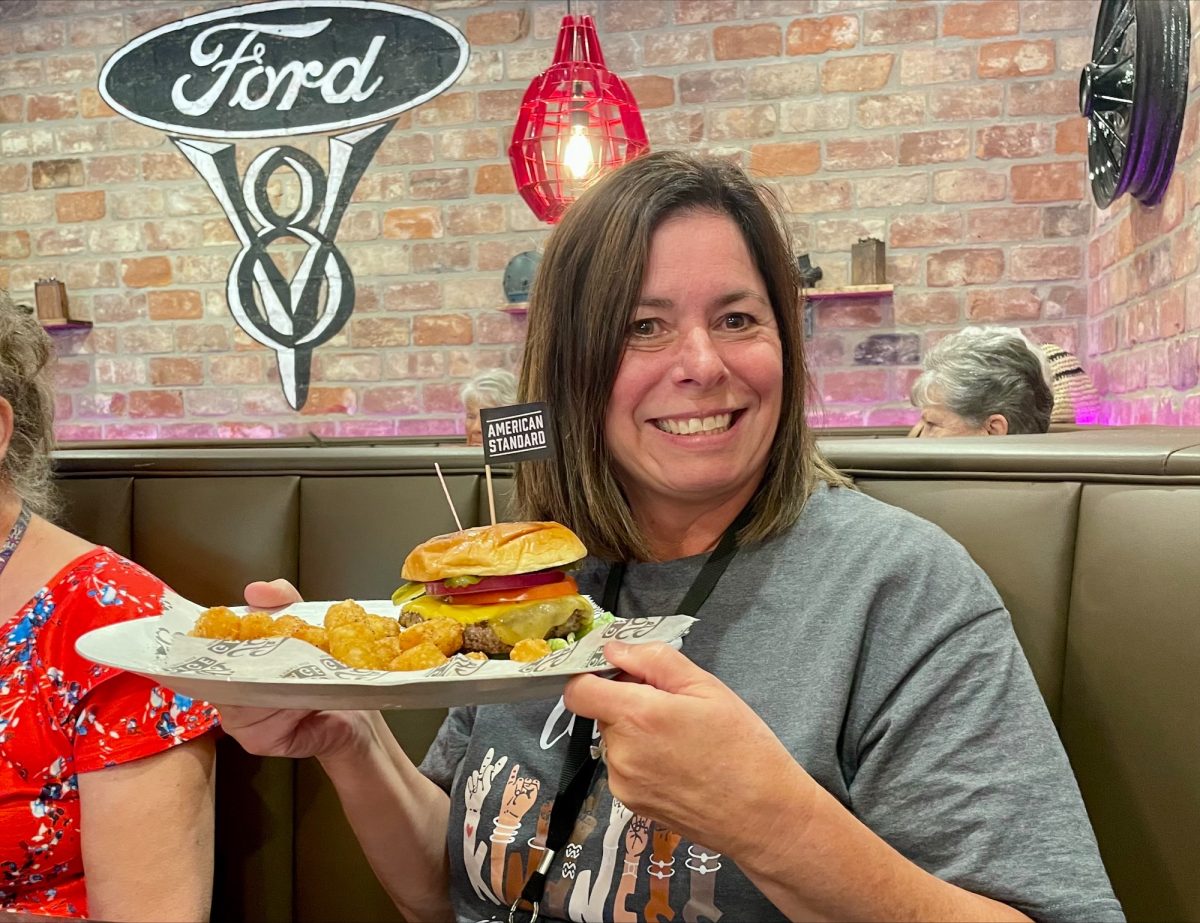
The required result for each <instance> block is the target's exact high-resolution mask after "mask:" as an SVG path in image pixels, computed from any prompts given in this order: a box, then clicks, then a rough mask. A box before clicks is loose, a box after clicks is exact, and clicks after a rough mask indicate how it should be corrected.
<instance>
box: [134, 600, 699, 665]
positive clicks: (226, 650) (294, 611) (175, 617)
mask: <svg viewBox="0 0 1200 923" xmlns="http://www.w3.org/2000/svg"><path fill="white" fill-rule="evenodd" d="M585 598H586V597H585ZM358 602H359V605H361V606H362V607H363V608H364V609H366V610H367V612H369V613H372V614H374V615H383V616H387V617H388V618H396V617H397V616H398V615H399V613H400V608H399V607H398V606H395V605H393V604H392V602H391V600H366V601H363V600H359V601H358ZM588 602H589V603H591V605H592V606H593V608H594V609H596V611H600V608H599V607H598V606H596V604H595V602H593V601H592V600H591V599H588ZM331 605H333V603H332V602H304V603H296V604H294V605H291V606H285V607H282V608H280V609H272V610H268V611H270V612H271V613H272V615H283V614H285V613H290V614H291V615H295V616H297V617H299V618H302V619H304V620H305V621H306V622H310V623H311V624H313V625H321V624H323V623H324V622H323V620H324V618H325V612H326V610H327V609H328V608H329V607H330V606H331ZM203 611H204V607H202V606H198V605H196V603H193V602H191V601H189V600H187V599H184V598H183V597H182V596H179V595H178V594H175V593H167V594H166V595H164V597H163V613H162V618H161V619H160V620H159V624H158V627H157V628H156V630H155V642H156V651H155V657H156V659H157V660H158V662H159V664H160V665H161V667H162V668H163V671H164V672H165V673H168V674H172V675H176V676H195V677H203V678H205V679H227V680H231V681H247V680H249V681H260V682H263V681H266V682H301V683H321V682H330V683H346V682H351V683H361V684H364V685H374V686H396V685H401V684H405V683H418V682H420V683H428V682H430V681H444V682H455V681H457V680H461V679H464V678H468V677H469V678H472V679H483V678H488V679H490V678H502V677H510V678H511V677H517V676H522V675H525V676H529V675H537V676H553V675H562V676H568V675H570V674H573V673H593V672H599V671H603V670H607V669H611V666H610V665H609V663H608V661H607V660H605V659H604V654H603V647H604V645H605V644H607V643H608V642H609V641H625V642H627V643H631V644H637V643H645V642H648V641H664V642H667V643H676V644H678V642H679V641H680V640H681V639H682V638H683V636H684V635H686V634H687V633H688V631H689V630H690V628H691V626H692V623H693V622H695V621H696V620H695V619H693V618H691V617H690V616H686V615H667V616H660V617H655V618H636V619H617V620H615V621H613V622H609V623H608V624H606V625H601V626H598V627H597V628H595V629H594V630H593V631H591V632H589V633H588V634H587V635H585V636H584V637H583V638H581V639H580V640H578V641H577V642H575V643H574V644H571V645H568V646H567V647H566V648H564V649H562V650H559V651H552V652H551V653H550V654H549V655H547V656H545V657H543V658H542V659H541V660H538V661H535V662H533V663H517V662H514V661H509V660H487V661H478V660H470V659H468V658H467V657H464V656H463V655H461V654H457V655H455V656H454V657H451V658H450V659H449V660H448V661H447V662H446V663H444V664H442V665H441V666H438V667H434V668H433V669H430V670H411V671H404V672H395V671H389V670H358V669H354V668H353V667H348V666H346V665H345V664H343V663H341V662H340V661H337V660H335V659H334V658H333V657H332V656H330V655H329V654H326V653H325V652H323V651H321V650H319V649H318V648H315V647H313V646H312V645H310V644H306V643H305V642H303V641H297V640H296V639H295V638H262V639H259V640H254V641H214V640H211V639H208V638H193V637H189V636H188V635H187V632H188V631H190V630H191V628H192V626H193V625H194V624H195V622H196V619H197V618H198V617H199V616H200V613H201V612H203ZM233 611H235V612H238V613H245V612H248V611H251V610H249V609H247V608H246V607H244V606H243V607H238V608H234V610H233Z"/></svg>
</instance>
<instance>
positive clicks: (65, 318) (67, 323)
mask: <svg viewBox="0 0 1200 923" xmlns="http://www.w3.org/2000/svg"><path fill="white" fill-rule="evenodd" d="M33 300H34V303H35V304H36V305H37V317H38V323H40V324H41V325H42V326H43V327H45V328H46V329H47V330H82V329H85V328H87V327H91V326H92V322H91V321H85V320H80V319H78V318H73V317H71V309H70V304H69V303H68V301H67V287H66V286H65V285H63V284H62V282H60V281H59V280H58V279H55V278H53V277H51V278H49V279H38V280H37V282H35V283H34V284H33Z"/></svg>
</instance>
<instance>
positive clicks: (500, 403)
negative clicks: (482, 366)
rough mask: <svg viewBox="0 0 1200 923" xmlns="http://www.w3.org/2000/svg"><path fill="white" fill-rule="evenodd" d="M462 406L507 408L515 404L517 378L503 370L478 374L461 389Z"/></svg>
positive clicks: (492, 370)
mask: <svg viewBox="0 0 1200 923" xmlns="http://www.w3.org/2000/svg"><path fill="white" fill-rule="evenodd" d="M462 401H463V403H464V404H468V403H470V404H474V405H475V406H476V407H507V406H508V405H509V404H515V403H516V402H517V376H516V375H514V374H513V373H512V372H508V371H505V370H504V369H488V370H487V371H486V372H480V373H479V374H478V375H476V376H475V377H474V378H472V379H471V380H470V381H468V382H467V383H466V384H465V385H463V389H462Z"/></svg>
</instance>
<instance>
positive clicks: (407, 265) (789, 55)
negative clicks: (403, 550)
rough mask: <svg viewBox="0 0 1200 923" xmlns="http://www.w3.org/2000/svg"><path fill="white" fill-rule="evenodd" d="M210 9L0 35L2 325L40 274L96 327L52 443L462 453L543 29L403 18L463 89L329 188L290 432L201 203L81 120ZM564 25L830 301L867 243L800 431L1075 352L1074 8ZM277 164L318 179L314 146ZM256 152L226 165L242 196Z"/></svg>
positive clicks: (104, 9)
mask: <svg viewBox="0 0 1200 923" xmlns="http://www.w3.org/2000/svg"><path fill="white" fill-rule="evenodd" d="M229 5H232V4H231V3H214V2H208V0H199V2H189V3H179V2H157V3H151V2H146V0H6V2H4V3H2V4H0V286H4V287H7V288H9V289H10V290H11V291H12V292H13V294H14V296H15V297H16V298H17V299H18V300H31V298H32V285H33V282H34V280H35V279H36V278H38V277H41V276H48V275H55V276H57V277H59V278H61V279H64V280H65V281H66V284H67V286H68V289H69V292H70V297H71V300H72V303H73V304H74V305H76V306H78V307H79V308H80V309H81V310H82V311H83V312H84V313H85V314H88V315H90V316H91V317H92V318H93V319H94V320H95V328H94V329H93V330H92V331H91V332H90V333H70V334H67V333H58V334H56V335H55V336H56V338H57V342H58V348H59V352H60V353H61V356H62V362H61V366H60V382H59V386H60V399H59V404H60V406H59V412H60V413H59V416H60V429H61V435H62V436H63V437H64V438H67V439H93V438H155V437H159V438H210V437H238V436H267V437H271V436H280V437H282V436H292V435H297V434H303V433H306V432H308V431H314V432H317V433H320V434H336V435H363V434H381V435H391V434H401V435H403V434H441V433H452V432H461V422H460V420H459V417H458V412H459V401H458V387H459V386H460V384H461V383H462V381H463V380H464V379H465V378H466V377H468V376H470V375H471V374H473V372H474V371H475V370H477V369H479V368H482V367H488V366H492V365H514V364H515V363H516V361H517V360H518V358H519V352H520V349H519V344H520V342H521V339H522V337H523V334H524V324H523V321H522V320H521V319H520V318H514V317H511V316H509V315H507V314H504V313H501V312H500V311H499V310H497V307H498V306H499V305H500V304H501V303H502V302H503V294H502V289H501V276H502V273H503V269H504V266H505V264H506V263H507V261H508V259H509V258H510V257H511V256H512V255H514V254H515V253H518V252H520V251H522V250H527V249H531V248H536V247H537V246H538V245H539V243H540V242H541V241H542V239H543V238H544V235H545V233H546V230H545V228H544V227H542V226H540V225H539V224H538V222H537V221H536V220H534V218H533V217H532V215H531V214H530V213H529V211H528V210H527V209H526V207H525V206H524V204H523V203H522V202H521V201H520V200H519V199H518V198H517V197H516V195H515V193H514V191H513V186H512V180H511V173H510V171H509V167H508V163H507V159H506V156H505V151H506V148H507V145H508V141H509V137H510V133H511V128H512V124H513V121H514V114H515V110H516V105H517V102H518V101H519V99H520V96H521V94H522V93H523V91H524V89H525V87H526V86H527V84H528V82H529V80H530V79H531V78H532V77H533V76H534V75H535V74H537V73H538V72H539V71H541V70H542V69H544V68H545V67H546V66H547V65H548V63H549V61H550V59H551V55H552V51H553V42H554V37H555V35H556V33H557V29H558V24H559V22H560V19H561V16H562V15H563V13H564V12H565V3H564V2H516V0H512V2H505V0H445V2H436V0H435V2H417V0H410V3H409V5H412V6H418V7H422V8H426V9H430V10H432V11H434V12H436V13H437V14H438V15H440V16H442V17H444V18H446V19H448V20H450V21H452V22H454V23H455V24H457V25H458V26H459V27H460V28H461V29H462V30H463V31H464V32H465V34H466V35H467V36H468V39H469V40H470V42H471V46H472V60H471V64H470V66H469V67H468V69H467V72H466V73H465V74H464V76H463V77H462V79H461V80H460V81H459V82H458V83H457V84H456V85H455V86H454V87H452V88H451V89H450V90H449V91H448V92H447V93H445V94H444V95H442V96H441V97H439V98H438V99H436V100H435V101H433V102H431V103H430V104H427V105H425V106H423V107H420V108H418V109H416V110H414V111H412V112H410V113H407V114H405V115H404V116H402V117H401V119H400V121H399V123H398V124H397V126H396V128H395V129H394V130H393V131H392V133H391V135H390V136H389V137H388V139H387V141H386V142H385V143H384V145H383V147H382V148H381V149H380V150H379V152H378V153H377V154H376V156H375V158H374V161H373V162H372V165H371V167H370V168H369V170H368V172H367V174H366V176H365V177H364V178H363V180H362V182H361V183H360V185H359V188H358V190H357V193H356V195H355V200H354V202H355V204H354V205H353V206H352V207H351V209H350V210H349V212H348V214H347V217H346V220H345V222H344V224H343V227H342V230H341V232H340V234H339V238H338V239H339V243H341V244H342V250H343V252H344V254H345V256H346V258H347V260H348V261H349V264H350V266H351V267H352V269H353V270H354V273H355V276H356V281H357V284H358V291H359V295H358V303H357V307H356V310H355V313H354V316H353V318H352V319H351V320H350V322H349V324H348V325H347V326H346V328H345V329H344V330H343V332H342V333H341V334H339V336H338V337H337V338H335V339H334V340H332V341H331V342H329V343H328V344H326V345H324V346H322V347H320V348H319V349H318V350H317V352H316V359H315V364H314V373H313V382H312V392H311V397H310V399H309V402H308V405H307V406H306V407H305V408H304V411H303V413H296V412H294V411H292V410H290V409H289V408H288V407H287V405H286V403H285V402H284V400H283V397H282V395H281V392H280V390H279V387H278V385H277V383H276V381H275V378H276V374H277V373H276V371H275V364H274V357H273V354H272V353H271V352H270V351H268V350H266V349H264V348H262V347H260V346H258V345H256V344H255V343H253V342H251V341H250V340H249V338H248V337H246V336H245V335H244V334H242V333H241V332H240V331H239V330H238V328H237V327H236V325H235V324H234V322H233V320H232V319H231V318H230V316H229V313H228V309H227V307H226V306H225V301H224V295H223V283H224V280H225V276H226V273H227V272H228V269H229V266H230V263H231V261H232V259H233V256H234V254H235V252H236V249H237V248H236V246H235V244H234V243H233V234H232V231H231V229H230V227H229V225H228V222H227V221H226V219H225V217H224V215H223V214H222V213H221V211H220V209H219V208H218V206H217V204H216V202H215V201H214V199H213V197H212V194H211V193H210V192H209V190H208V188H207V186H205V185H204V183H203V182H202V181H201V180H200V179H199V177H198V176H197V175H196V174H195V173H194V171H193V170H192V168H191V167H190V165H188V163H187V162H186V161H185V160H184V158H183V156H182V155H181V154H179V153H178V151H177V150H176V149H175V147H174V146H173V145H172V144H171V143H170V141H169V140H168V138H167V136H166V134H165V133H163V132H160V131H156V130H151V129H148V128H143V127H141V126H138V125H135V124H133V123H132V122H129V121H127V120H125V119H123V118H120V117H118V116H116V115H114V114H113V113H112V112H111V111H109V110H108V109H107V108H106V106H105V105H104V103H103V101H102V100H101V99H100V97H99V96H98V94H97V92H96V89H95V87H96V80H97V74H98V71H99V67H100V66H101V65H102V63H103V62H104V60H105V59H106V58H107V57H108V56H109V55H110V54H111V53H112V52H113V51H114V50H115V49H116V48H118V47H119V46H120V45H122V44H123V43H124V42H126V41H128V40H129V39H130V38H132V37H134V36H136V35H139V34H141V33H142V32H144V31H146V30H148V29H150V28H153V27H155V26H157V25H159V24H162V23H164V22H167V21H170V20H173V19H177V18H179V17H180V16H182V15H186V14H190V13H195V12H199V11H202V10H204V9H210V8H216V7H219V6H229ZM574 8H575V9H576V10H577V11H590V12H593V13H595V14H597V18H598V26H599V31H600V36H601V43H602V45H603V47H604V51H605V54H606V57H607V59H608V62H609V64H610V66H611V67H612V68H613V69H614V70H615V71H616V72H617V73H619V74H621V75H622V76H624V77H625V78H626V79H628V80H629V82H630V84H631V86H632V87H633V89H634V92H635V94H636V95H637V97H638V99H639V101H640V104H641V106H642V110H643V114H644V118H645V121H646V126H647V130H648V132H649V135H650V139H651V144H652V145H653V146H654V147H656V148H667V147H679V148H685V149H695V150H704V151H710V152H715V153H719V154H721V155H723V156H730V157H734V158H737V159H738V160H740V161H741V162H742V163H743V164H744V165H746V166H747V167H750V168H752V169H753V170H755V171H756V172H758V173H759V174H761V175H764V176H767V177H770V178H771V179H772V180H773V181H774V182H775V183H776V184H777V186H778V188H779V190H780V191H781V193H782V194H783V196H784V197H785V199H786V201H787V203H788V206H789V209H790V214H791V225H792V230H793V231H794V233H795V236H796V238H797V243H798V246H799V248H800V249H801V250H807V251H809V252H810V253H811V254H812V256H813V259H814V262H816V263H818V264H819V265H820V266H821V267H822V268H823V269H824V272H825V279H824V280H823V281H822V282H821V287H833V286H837V285H838V284H840V283H844V282H846V281H847V278H848V274H849V256H848V253H849V247H850V245H851V244H852V243H853V242H855V241H856V240H857V239H858V238H860V237H863V236H867V235H870V236H875V237H878V238H881V239H883V240H885V241H886V242H887V244H888V250H889V261H888V265H889V280H890V281H892V282H894V283H895V285H896V294H895V297H894V299H880V300H869V299H868V300H824V301H820V302H817V303H815V318H816V336H815V340H814V342H813V350H812V355H813V359H814V364H815V366H816V376H817V380H818V386H819V391H820V392H821V395H822V398H823V404H824V419H825V420H826V422H828V423H830V424H832V425H855V424H885V423H893V422H906V421H908V420H910V419H912V417H913V413H912V411H911V409H910V408H909V407H908V402H907V393H908V387H909V384H910V382H911V380H912V378H913V377H914V375H915V373H916V370H917V364H918V362H919V357H920V352H921V350H922V349H923V348H925V347H926V346H928V345H929V344H930V343H931V342H933V341H935V340H936V338H937V337H939V336H941V335H944V333H945V332H946V331H948V330H951V329H954V328H955V327H958V326H962V325H963V324H966V323H970V322H999V323H1010V324H1020V325H1021V326H1022V327H1023V328H1024V329H1026V330H1027V331H1029V332H1030V333H1032V334H1033V335H1034V336H1035V337H1039V338H1042V339H1047V340H1053V341H1056V342H1059V343H1061V344H1063V345H1064V346H1066V347H1067V348H1070V349H1079V348H1080V347H1081V345H1082V339H1081V335H1082V332H1083V329H1082V328H1083V324H1084V321H1085V317H1086V312H1087V288H1086V284H1085V281H1084V264H1085V258H1086V251H1087V247H1088V242H1089V234H1090V229H1091V223H1092V208H1091V206H1090V205H1089V202H1088V200H1087V198H1086V190H1085V167H1084V155H1083V150H1084V147H1083V138H1084V133H1083V127H1084V122H1083V120H1082V118H1080V117H1079V115H1078V114H1077V101H1076V84H1077V78H1078V71H1079V68H1080V67H1081V66H1082V65H1083V63H1084V62H1085V61H1086V60H1087V57H1088V51H1089V49H1090V41H1091V30H1092V25H1093V22H1094V16H1095V6H1094V0H986V2H920V0H916V2H903V3H900V2H892V0H867V2H862V0H604V2H596V0H592V2H590V3H586V2H579V3H575V4H574ZM296 143H297V144H298V146H300V147H302V148H303V149H305V150H307V151H308V152H310V153H312V154H313V156H315V157H316V158H317V159H318V160H319V161H320V162H322V163H324V162H325V161H326V153H325V150H324V148H325V141H324V139H323V138H319V137H318V138H308V139H302V140H301V141H298V142H296ZM266 146H268V144H255V143H250V142H241V143H239V152H240V153H239V163H240V165H241V167H242V169H244V168H245V165H246V163H247V162H248V161H249V159H250V157H251V156H252V154H253V153H254V152H257V151H258V150H261V149H262V148H264V147H266ZM274 191H275V192H276V193H277V194H280V195H282V194H284V192H285V190H284V191H281V190H280V189H276V190H274ZM1193 195H1194V191H1193ZM1099 246H1100V243H1099V241H1097V242H1094V243H1093V250H1096V249H1098V248H1099ZM1181 246H1182V245H1181ZM1127 258H1128V259H1132V260H1135V261H1136V260H1137V259H1138V256H1137V254H1133V253H1130V254H1129V256H1128V257H1127ZM1114 310H1124V309H1123V308H1117V307H1115V306H1114ZM1192 320H1193V323H1192V328H1193V329H1195V328H1196V327H1197V325H1196V324H1195V323H1194V320H1195V318H1194V317H1193V318H1192ZM1103 322H1104V318H1103V317H1101V318H1097V319H1094V320H1093V321H1092V324H1093V326H1099V325H1101V324H1102V323H1103ZM1193 346H1194V344H1193ZM1104 361H1105V362H1106V363H1107V362H1108V360H1107V359H1105V360H1104ZM1114 361H1115V359H1114ZM1110 377H1111V376H1110Z"/></svg>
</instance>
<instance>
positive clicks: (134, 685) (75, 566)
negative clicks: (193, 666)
mask: <svg viewBox="0 0 1200 923" xmlns="http://www.w3.org/2000/svg"><path fill="white" fill-rule="evenodd" d="M164 589H165V587H164V585H163V583H162V581H160V580H158V579H157V578H156V577H154V576H153V575H151V574H149V573H147V572H146V571H145V570H143V569H142V568H141V567H139V566H138V565H136V564H134V563H133V562H131V561H128V560H126V559H125V558H123V557H121V556H120V555H119V554H117V553H116V552H114V551H112V550H110V549H108V548H95V549H93V550H91V551H89V552H87V553H85V554H83V555H80V556H79V557H78V558H76V559H75V560H74V561H72V562H71V563H70V564H68V565H67V566H66V567H64V568H63V569H62V570H61V571H59V573H58V574H57V575H56V576H55V577H54V578H53V579H52V580H50V581H49V582H48V583H47V584H46V586H45V587H43V588H42V589H40V590H39V591H38V592H37V594H36V595H35V596H34V597H33V599H31V600H30V601H29V602H28V603H26V604H25V606H24V607H23V608H22V609H21V610H20V611H19V612H17V614H16V615H15V616H13V617H12V618H10V619H9V620H8V621H6V622H3V623H0V910H23V911H26V912H32V913H47V914H56V915H59V916H86V914H87V889H86V885H85V882H84V870H83V855H82V850H81V842H80V831H79V822H80V805H79V785H78V773H81V772H94V771H96V770H99V769H104V768H106V767H109V766H115V765H118V764H120V763H128V762H131V761H132V760H136V759H140V758H142V757H145V756H152V755H154V754H156V753H161V752H162V751H164V750H167V749H169V748H170V747H173V746H175V745H176V744H179V743H182V742H184V741H187V740H192V739H194V738H196V737H199V736H201V735H202V734H204V733H206V732H207V731H209V730H211V729H212V728H214V727H216V726H217V724H218V721H219V719H218V715H217V711H216V709H215V708H213V707H212V706H211V705H209V704H207V703H206V702H198V701H194V700H192V699H189V698H186V697H185V696H182V695H176V694H175V693H173V692H171V690H169V689H166V688H164V687H162V686H157V685H155V684H154V683H153V682H152V681H151V680H148V679H143V678H142V677H139V676H136V675H134V674H132V673H125V672H123V671H121V670H115V669H112V668H110V667H102V666H98V665H97V664H94V663H92V662H91V661H89V660H86V659H84V658H83V657H81V656H80V655H79V654H77V653H76V652H75V641H76V639H78V638H79V637H80V636H81V635H83V634H85V633H87V632H88V631H91V630H92V629H93V628H99V627H101V626H103V625H111V624H113V623H115V622H123V621H128V620H130V619H138V618H145V617H148V616H154V615H158V614H159V613H160V610H161V599H162V593H163V590H164Z"/></svg>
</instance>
